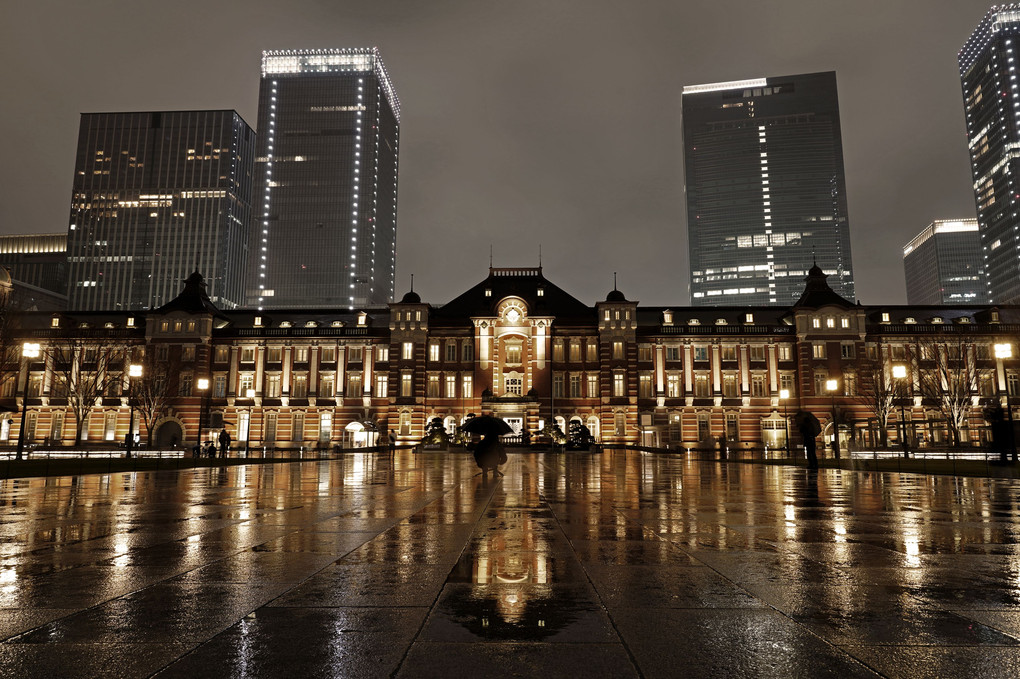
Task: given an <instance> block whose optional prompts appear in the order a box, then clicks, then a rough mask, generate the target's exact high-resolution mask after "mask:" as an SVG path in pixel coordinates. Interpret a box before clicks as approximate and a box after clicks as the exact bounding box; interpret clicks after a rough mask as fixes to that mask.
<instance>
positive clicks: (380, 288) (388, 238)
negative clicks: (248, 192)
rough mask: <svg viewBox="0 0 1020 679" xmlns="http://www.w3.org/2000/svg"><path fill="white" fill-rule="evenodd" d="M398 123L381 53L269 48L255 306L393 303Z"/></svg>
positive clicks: (262, 97) (253, 271) (262, 105)
mask: <svg viewBox="0 0 1020 679" xmlns="http://www.w3.org/2000/svg"><path fill="white" fill-rule="evenodd" d="M399 128H400V104H399V101H398V100H397V96H396V93H395V92H394V89H393V84H392V83H391V82H390V78H389V76H388V75H387V73H386V68H385V67H384V66H383V62H382V59H380V57H379V51H378V50H377V49H374V48H372V49H343V50H339V49H335V50H296V51H292V50H283V51H271V52H263V53H262V85H261V88H260V90H259V123H258V130H259V153H258V158H257V173H258V177H259V185H260V190H259V193H260V196H259V201H260V202H259V205H258V210H257V211H258V219H257V224H258V226H257V228H256V240H257V243H256V245H257V247H256V248H253V250H252V254H253V259H252V265H251V267H250V283H249V293H250V301H251V304H252V305H254V306H257V307H259V308H263V307H265V308H295V307H306V308H307V307H335V306H343V307H356V306H366V305H372V304H382V303H385V302H388V301H390V300H391V299H392V297H393V286H394V270H395V265H396V226H397V156H398V153H397V151H398V149H397V144H398V139H399Z"/></svg>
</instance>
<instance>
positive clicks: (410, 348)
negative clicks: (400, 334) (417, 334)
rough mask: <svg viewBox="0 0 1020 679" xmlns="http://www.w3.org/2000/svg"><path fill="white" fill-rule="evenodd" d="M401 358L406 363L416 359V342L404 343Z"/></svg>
mask: <svg viewBox="0 0 1020 679" xmlns="http://www.w3.org/2000/svg"><path fill="white" fill-rule="evenodd" d="M400 358H401V359H403V360H405V361H410V360H411V359H413V358H414V342H404V344H403V345H402V346H401V351H400Z"/></svg>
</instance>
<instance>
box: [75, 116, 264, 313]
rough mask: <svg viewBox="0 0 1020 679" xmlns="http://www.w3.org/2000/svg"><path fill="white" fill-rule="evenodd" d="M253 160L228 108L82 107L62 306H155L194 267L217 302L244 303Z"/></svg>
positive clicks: (248, 140) (248, 137) (251, 147)
mask: <svg viewBox="0 0 1020 679" xmlns="http://www.w3.org/2000/svg"><path fill="white" fill-rule="evenodd" d="M254 159H255V133H254V132H253V131H252V129H251V128H250V127H249V126H248V124H247V123H245V122H244V120H242V119H241V116H239V115H238V114H237V112H235V111H166V112H155V113H85V114H82V117H81V127H80V129H79V132H78V152H77V158H76V160H75V168H74V170H75V171H74V185H73V193H72V196H71V215H70V221H69V224H68V231H67V263H68V287H67V295H68V298H69V305H70V308H72V309H78V310H99V309H109V310H113V309H125V310H126V309H148V308H155V307H158V306H160V305H162V304H165V303H166V302H168V301H170V300H171V299H173V298H174V297H175V296H176V295H177V293H178V292H179V291H180V286H181V281H182V280H184V279H185V278H187V276H188V274H189V273H191V272H192V271H194V270H195V269H196V268H197V269H198V270H199V271H201V273H202V274H203V275H204V276H205V277H206V280H207V281H208V284H209V295H210V297H211V298H212V299H213V300H214V301H215V302H216V304H217V305H218V306H220V307H223V308H228V309H229V308H232V307H236V306H239V305H241V304H243V303H244V272H245V267H246V265H247V260H248V253H247V247H248V235H249V231H250V229H251V208H252V195H251V192H252V173H253V168H254Z"/></svg>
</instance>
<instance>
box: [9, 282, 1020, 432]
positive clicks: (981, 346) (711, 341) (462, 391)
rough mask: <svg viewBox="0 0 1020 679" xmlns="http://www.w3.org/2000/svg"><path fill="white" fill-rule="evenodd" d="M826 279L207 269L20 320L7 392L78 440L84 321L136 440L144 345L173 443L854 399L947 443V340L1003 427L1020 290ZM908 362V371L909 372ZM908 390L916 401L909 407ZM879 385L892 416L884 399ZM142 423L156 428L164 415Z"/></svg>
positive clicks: (765, 416)
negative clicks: (132, 375) (331, 293)
mask: <svg viewBox="0 0 1020 679" xmlns="http://www.w3.org/2000/svg"><path fill="white" fill-rule="evenodd" d="M826 278H827V276H826V275H825V274H824V273H823V272H822V271H821V270H820V269H819V268H813V269H812V270H811V272H810V273H809V275H808V276H807V280H806V285H805V281H803V280H802V295H801V296H800V298H799V299H798V300H797V301H796V302H795V303H794V304H793V305H791V306H788V307H777V306H760V307H747V306H745V307H716V308H711V309H706V308H703V307H647V306H640V305H639V304H638V303H637V302H635V301H631V300H628V299H626V297H625V296H624V295H623V293H621V292H620V291H618V290H613V291H611V292H610V293H609V295H608V296H607V297H606V299H605V301H602V302H597V303H596V304H594V305H589V304H586V303H584V302H581V301H580V300H578V299H576V298H575V297H573V296H571V295H570V294H568V293H567V292H565V291H564V290H562V289H561V288H559V287H557V286H556V285H554V284H553V283H551V282H550V281H549V280H547V279H546V278H545V277H544V274H543V271H542V269H541V268H494V269H490V270H489V275H488V276H487V277H486V278H485V279H484V280H482V281H481V282H479V283H478V284H477V285H475V286H473V287H472V288H470V289H469V290H467V291H466V292H465V293H463V294H462V295H459V296H458V297H457V298H455V299H453V300H451V301H449V302H448V303H446V304H443V305H441V306H432V305H430V304H428V303H425V302H422V300H421V299H420V297H419V296H418V295H417V294H416V293H413V292H410V293H407V294H406V295H404V297H403V298H402V299H401V300H400V301H399V302H395V303H391V304H389V305H387V306H382V307H380V306H376V307H368V308H364V309H356V310H354V311H350V310H346V309H340V310H338V309H319V310H280V311H263V312H259V311H255V310H238V309H235V310H224V311H221V310H219V309H217V308H216V307H215V306H214V305H212V304H211V302H210V301H209V298H208V296H207V295H206V293H205V283H204V281H203V279H202V277H201V276H200V275H199V274H197V273H195V274H192V275H191V276H190V277H189V279H188V281H187V284H186V285H185V288H184V291H183V292H182V293H181V294H180V295H179V296H178V297H177V298H175V299H174V300H172V301H171V302H170V303H168V304H167V305H165V306H163V307H161V308H160V309H157V310H155V311H153V312H150V313H147V314H143V313H132V312H68V313H66V314H44V313H37V314H27V315H25V316H23V317H22V318H21V323H22V326H21V329H20V330H19V331H18V333H19V337H23V338H24V339H25V340H29V339H30V340H31V341H34V342H41V343H42V344H43V348H44V351H43V353H42V356H41V357H40V358H39V359H37V360H36V361H33V362H30V363H26V364H23V365H22V369H21V372H20V375H19V379H18V381H17V385H15V384H14V381H10V388H9V389H8V390H7V392H5V393H4V395H3V398H2V399H0V405H2V406H4V408H3V409H4V410H5V412H4V414H2V415H0V440H4V439H5V437H6V440H8V441H9V440H10V436H11V432H14V433H15V435H16V432H17V426H18V417H19V414H18V413H19V412H20V411H19V406H20V405H21V403H20V400H19V399H20V395H21V394H23V393H26V390H27V393H28V413H29V418H30V419H29V420H27V421H26V427H27V431H28V432H29V434H28V436H29V439H30V440H31V441H34V442H41V441H43V440H44V439H48V440H50V441H52V442H63V443H69V442H70V440H72V439H73V431H72V421H73V417H72V413H71V411H70V410H69V409H68V406H67V398H66V396H65V395H63V394H61V393H60V390H59V389H58V387H57V385H58V380H56V379H55V375H54V372H53V370H54V368H53V365H54V361H53V360H51V359H49V358H48V357H52V356H54V355H55V354H54V353H53V352H54V350H55V349H57V348H59V347H60V346H61V343H62V342H65V341H67V340H68V338H80V339H83V340H87V341H88V342H91V343H92V344H91V345H89V346H91V347H92V351H93V353H92V358H91V359H90V360H89V361H87V363H86V365H85V366H84V367H83V369H84V370H86V371H87V370H89V366H95V365H97V364H98V363H99V362H97V359H96V355H97V353H101V352H113V353H114V355H115V356H116V358H115V360H113V361H112V362H111V363H110V366H111V367H110V369H109V372H110V374H111V375H113V376H114V379H113V380H112V382H111V384H109V385H107V387H106V388H105V389H104V392H103V395H102V396H101V398H99V399H98V405H97V406H96V408H94V409H93V411H92V413H91V415H90V417H89V420H88V425H87V439H88V440H90V441H96V440H99V441H102V440H110V441H123V440H124V435H125V434H126V428H127V425H128V421H129V413H128V408H127V400H126V397H125V396H124V393H125V390H126V387H127V378H125V377H119V375H120V373H119V372H118V366H122V365H123V358H124V357H125V356H129V357H130V358H131V360H134V361H138V360H140V359H141V358H142V352H143V351H144V353H145V357H146V358H145V361H147V362H149V363H148V365H150V369H149V370H150V372H152V373H155V377H154V379H156V380H162V382H161V383H160V385H161V386H162V387H165V388H166V390H167V391H166V393H167V397H168V403H167V407H166V408H165V410H163V411H161V412H160V414H159V416H158V418H156V419H155V420H153V421H152V430H153V435H154V440H155V442H157V443H159V444H162V445H168V444H170V443H174V442H178V443H181V442H189V443H190V442H193V441H194V440H195V439H196V438H197V436H198V430H199V427H200V423H203V424H204V425H205V427H204V429H205V431H206V432H207V433H208V431H209V430H210V428H211V429H212V430H218V429H219V427H221V426H223V425H224V423H227V426H228V427H229V428H230V429H231V434H232V435H233V437H234V439H235V441H239V442H243V441H245V439H246V438H250V443H251V445H252V446H256V447H260V446H266V447H277V448H296V447H299V446H305V447H308V446H335V445H344V446H360V445H372V444H373V443H374V442H375V441H376V440H377V437H378V436H380V435H385V434H387V433H388V432H392V433H393V434H394V435H395V436H396V437H397V438H398V439H399V440H401V441H405V442H407V441H413V442H416V441H418V440H419V439H420V438H421V437H422V435H423V433H424V428H425V424H426V423H427V422H428V421H431V420H432V419H434V418H439V419H440V420H442V421H443V423H444V424H445V426H446V427H447V428H449V429H453V428H454V427H455V426H456V425H457V424H459V423H460V422H461V421H462V420H463V419H464V417H465V416H466V415H467V414H469V413H474V414H477V415H481V414H494V415H498V416H499V417H502V418H503V419H504V420H506V421H507V422H508V423H509V424H510V425H511V427H512V428H513V429H514V430H515V432H519V433H523V432H530V433H531V434H537V433H538V432H539V431H541V430H542V429H543V428H544V427H545V426H546V425H547V424H550V423H555V424H558V425H559V426H560V428H561V429H562V430H564V431H565V430H566V429H567V428H568V427H569V424H570V423H571V422H573V421H579V422H581V423H583V424H585V425H586V426H587V427H588V428H589V429H590V430H591V431H592V433H593V434H594V435H595V436H596V437H598V438H599V439H600V440H601V441H603V442H604V443H607V444H645V445H650V446H667V445H668V446H685V447H702V446H712V445H714V444H715V443H716V441H717V440H718V438H719V437H725V438H726V440H727V441H728V442H729V445H730V446H731V447H741V448H749V447H754V448H761V447H762V446H768V447H770V448H773V449H774V448H776V447H780V446H782V445H784V443H785V440H786V439H785V437H786V433H787V427H786V425H785V422H786V419H785V418H786V417H787V416H792V415H793V414H794V413H795V412H796V411H797V410H798V409H800V408H804V409H807V410H810V411H812V412H814V413H815V414H816V415H817V416H818V418H819V420H821V422H822V423H823V426H824V427H825V428H826V431H829V432H831V431H832V423H833V417H832V413H833V412H834V410H835V411H836V412H837V413H838V418H839V421H840V422H841V423H842V424H843V425H844V430H843V434H842V437H843V438H844V439H845V441H844V443H845V444H846V445H847V446H850V445H851V444H852V445H858V444H859V445H861V446H865V445H871V444H872V443H873V442H875V441H878V440H890V439H891V440H896V438H897V437H898V436H899V435H900V434H899V433H898V432H899V431H902V430H903V427H898V425H900V424H901V420H900V419H899V418H900V417H901V415H905V416H906V422H908V423H909V425H910V432H912V433H911V434H909V435H910V436H911V437H913V438H914V439H915V440H916V442H917V443H920V442H921V441H925V442H927V443H931V444H939V443H945V442H946V441H947V437H948V436H949V434H948V427H947V425H946V419H945V414H944V412H943V410H942V409H941V408H940V405H939V401H938V397H937V395H935V394H932V393H931V392H928V391H926V387H925V385H926V384H930V383H931V379H930V378H931V377H932V375H933V374H934V373H933V371H935V370H936V369H937V367H938V366H939V365H940V363H939V362H940V361H941V360H943V359H946V358H947V357H948V360H949V363H950V364H952V365H956V364H957V363H958V364H959V365H960V366H961V369H962V370H964V372H965V374H966V382H965V384H964V387H965V394H964V397H965V402H966V408H965V409H964V411H963V412H961V413H959V419H958V426H959V429H960V430H961V432H962V434H961V435H962V437H963V441H964V443H965V444H967V445H978V444H980V443H982V442H983V441H984V436H985V431H986V427H985V424H984V421H983V420H982V414H981V412H982V411H981V409H982V407H983V405H984V404H985V403H986V400H987V399H989V398H994V397H995V395H996V394H999V393H1010V394H1012V395H1014V396H1015V395H1016V394H1017V393H1018V391H1020V351H1018V350H1017V349H1018V348H1017V347H1014V350H1013V353H1012V357H1009V358H1006V357H1002V356H1000V357H996V356H995V355H994V352H993V350H992V347H993V345H995V344H999V343H1009V344H1010V345H1011V346H1013V344H1015V342H1016V338H1017V336H1018V334H1020V307H987V306H978V305H970V306H957V307H947V306H916V305H914V306H885V307H864V306H861V305H858V304H853V303H851V302H849V301H848V300H846V299H844V298H842V297H840V296H839V295H837V294H836V293H835V292H834V291H833V290H832V289H831V288H830V287H829V285H828V283H827V280H826ZM85 355H86V356H87V355H89V350H88V348H87V347H86V349H85ZM953 361H956V363H953ZM894 366H898V367H902V368H904V370H905V375H906V377H905V378H902V379H901V378H896V377H894V373H895V372H896V371H894V370H893V367H894ZM941 379H942V376H939V380H941ZM945 379H946V380H948V381H950V382H952V381H953V380H954V379H955V378H953V377H952V376H946V377H945ZM830 380H835V381H836V390H835V391H832V390H830V389H829V386H828V382H829V381H830ZM897 380H900V381H897ZM205 381H207V384H208V388H207V389H206V390H205V391H203V390H202V389H201V385H202V384H203V382H205ZM883 390H884V391H883ZM891 390H895V393H896V394H898V395H899V396H900V397H901V398H900V400H899V401H898V403H899V404H900V405H901V407H900V408H899V409H896V408H890V407H889V404H890V403H892V401H890V400H888V399H887V398H886V397H890V396H891V393H892V391H891ZM15 396H17V397H18V398H17V399H16V398H15ZM878 397H881V399H885V400H884V401H883V402H884V403H885V404H886V408H885V409H884V410H882V411H881V412H882V415H881V416H880V415H879V414H878V413H877V412H876V411H875V409H874V408H873V407H872V406H871V405H869V403H873V402H874V401H875V399H876V398H878ZM1018 418H1020V415H1018ZM135 422H136V423H138V427H139V430H140V433H141V434H142V437H143V440H144V438H145V434H146V431H145V428H146V424H145V423H144V422H142V421H140V419H139V418H138V417H136V418H135ZM795 440H797V439H796V438H795ZM844 449H846V448H844Z"/></svg>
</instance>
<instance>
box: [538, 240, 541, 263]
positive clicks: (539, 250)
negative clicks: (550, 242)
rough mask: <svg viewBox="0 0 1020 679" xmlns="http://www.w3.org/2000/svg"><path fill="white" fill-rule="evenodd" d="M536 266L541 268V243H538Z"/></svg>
mask: <svg viewBox="0 0 1020 679" xmlns="http://www.w3.org/2000/svg"><path fill="white" fill-rule="evenodd" d="M538 268H539V269H541V268H542V244H541V243H539V244H538Z"/></svg>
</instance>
